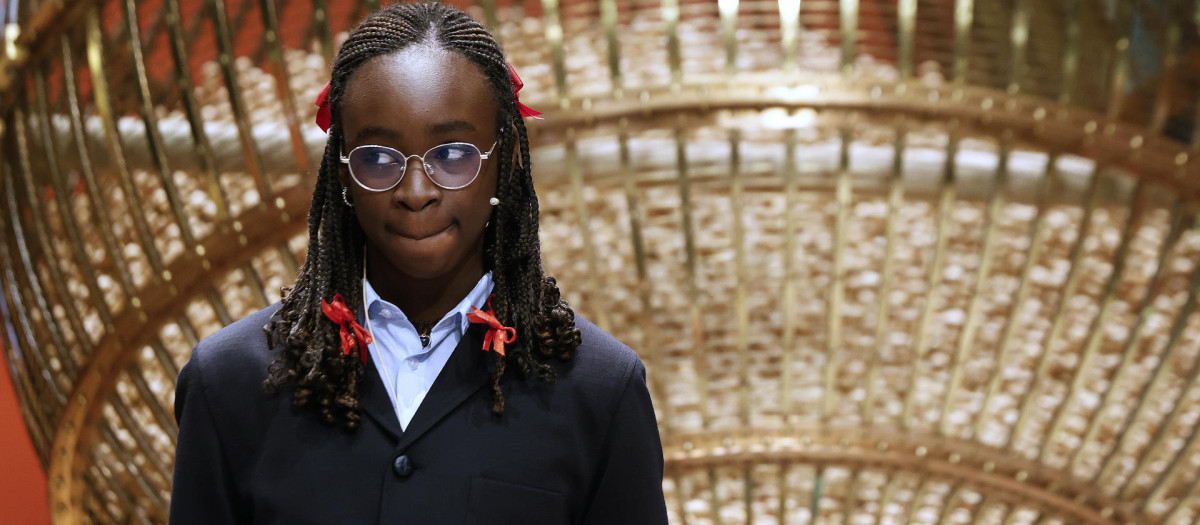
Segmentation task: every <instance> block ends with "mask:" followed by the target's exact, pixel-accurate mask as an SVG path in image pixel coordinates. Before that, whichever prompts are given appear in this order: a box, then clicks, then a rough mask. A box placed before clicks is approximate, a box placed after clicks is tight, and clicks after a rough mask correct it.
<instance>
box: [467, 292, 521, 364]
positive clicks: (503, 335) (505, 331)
mask: <svg viewBox="0 0 1200 525" xmlns="http://www.w3.org/2000/svg"><path fill="white" fill-rule="evenodd" d="M495 296H496V295H495V294H492V295H491V296H489V297H488V301H487V304H486V305H485V307H486V308H487V310H480V309H479V308H478V307H472V310H473V311H472V312H471V313H469V314H467V320H469V321H471V322H472V323H476V324H484V325H487V326H489V328H488V331H487V334H486V335H484V336H483V351H484V352H486V351H488V347H489V346H491V347H492V350H495V351H496V353H497V354H500V355H501V356H503V355H504V345H506V344H508V343H512V342H513V341H516V340H517V329H516V328H513V327H511V326H504V324H503V323H501V322H500V320H499V319H497V318H496V312H494V311H492V297H495Z"/></svg>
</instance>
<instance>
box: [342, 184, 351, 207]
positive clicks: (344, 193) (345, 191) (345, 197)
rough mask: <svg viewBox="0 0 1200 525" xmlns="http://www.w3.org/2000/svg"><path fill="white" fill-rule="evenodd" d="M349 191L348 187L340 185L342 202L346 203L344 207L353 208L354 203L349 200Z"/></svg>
mask: <svg viewBox="0 0 1200 525" xmlns="http://www.w3.org/2000/svg"><path fill="white" fill-rule="evenodd" d="M349 191H350V188H347V187H346V186H342V202H344V203H346V207H348V208H353V207H354V203H353V202H350V195H349V194H348V193H349Z"/></svg>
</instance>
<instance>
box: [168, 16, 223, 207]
mask: <svg viewBox="0 0 1200 525" xmlns="http://www.w3.org/2000/svg"><path fill="white" fill-rule="evenodd" d="M162 17H163V18H165V19H166V21H167V34H168V35H169V37H168V39H167V41H168V42H169V43H170V46H171V57H172V58H173V59H174V65H175V79H176V80H175V82H176V83H177V84H178V85H179V90H178V92H179V97H180V100H181V102H182V104H183V111H184V114H185V115H187V119H188V125H189V127H190V129H191V133H192V144H193V145H194V146H195V148H196V160H197V161H199V164H200V172H201V173H202V174H203V175H204V181H205V186H206V189H207V191H208V198H209V200H211V201H212V202H213V203H214V204H216V206H217V214H216V220H217V221H218V222H221V221H225V220H226V219H228V218H229V199H228V197H227V196H226V195H225V190H224V189H223V188H222V187H221V180H220V177H219V175H218V174H217V168H216V166H217V159H216V156H215V155H214V154H213V146H212V143H211V142H210V141H209V140H208V133H207V132H206V131H205V130H204V117H203V116H202V114H201V113H200V104H199V102H197V101H196V83H195V82H194V81H193V80H192V68H191V65H190V62H189V59H188V48H187V42H193V41H194V40H187V39H185V38H184V31H183V24H182V20H181V15H180V13H179V0H163V14H162ZM196 19H197V20H202V19H203V17H200V16H197V17H196Z"/></svg>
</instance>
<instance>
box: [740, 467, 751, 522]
mask: <svg viewBox="0 0 1200 525" xmlns="http://www.w3.org/2000/svg"><path fill="white" fill-rule="evenodd" d="M742 488H743V491H742V512H743V513H745V514H746V523H754V471H753V467H751V466H750V463H746V464H745V465H742Z"/></svg>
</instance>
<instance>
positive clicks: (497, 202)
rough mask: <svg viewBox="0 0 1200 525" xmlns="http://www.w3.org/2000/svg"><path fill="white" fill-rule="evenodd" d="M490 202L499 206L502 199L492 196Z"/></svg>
mask: <svg viewBox="0 0 1200 525" xmlns="http://www.w3.org/2000/svg"><path fill="white" fill-rule="evenodd" d="M488 202H490V203H491V204H492V206H498V205H499V204H500V199H497V198H495V197H492V199H491V200H489V201H488Z"/></svg>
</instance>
